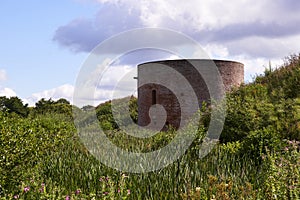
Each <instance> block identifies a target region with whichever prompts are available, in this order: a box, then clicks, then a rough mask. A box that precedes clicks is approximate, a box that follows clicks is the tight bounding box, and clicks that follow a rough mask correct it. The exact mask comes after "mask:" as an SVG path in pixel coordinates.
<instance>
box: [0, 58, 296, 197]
mask: <svg viewBox="0 0 300 200" xmlns="http://www.w3.org/2000/svg"><path fill="white" fill-rule="evenodd" d="M299 91H300V55H292V56H290V57H288V58H287V59H286V62H285V64H284V65H283V66H281V67H279V68H277V69H273V68H272V67H271V66H270V67H269V68H266V70H265V72H264V74H262V75H258V76H257V77H256V78H255V80H254V81H253V82H252V83H249V84H244V85H242V86H240V87H239V88H235V89H234V90H233V91H232V92H231V93H228V94H227V102H226V110H227V116H226V120H225V124H224V129H223V132H222V134H221V136H220V139H219V141H218V144H217V145H215V147H214V149H213V150H212V151H211V152H210V153H209V154H208V155H207V156H205V157H204V158H202V159H200V158H199V147H200V146H201V144H202V142H203V138H204V137H205V134H206V131H207V124H208V122H209V120H210V108H209V107H207V106H203V109H202V110H201V116H202V117H201V120H200V122H199V128H198V131H197V133H195V134H196V140H194V141H193V143H192V144H191V146H190V147H189V149H188V150H187V151H186V152H185V153H184V155H183V156H181V157H180V158H179V159H178V160H176V161H175V162H173V163H172V164H170V165H168V166H167V167H165V168H163V169H159V170H156V171H153V172H148V173H127V172H122V171H118V170H115V169H112V168H109V167H107V166H105V165H104V164H102V163H101V162H100V161H98V160H97V159H96V158H95V157H93V156H92V155H91V154H90V153H89V151H88V150H87V148H86V147H85V146H84V145H83V143H82V141H81V140H80V137H79V136H78V132H77V130H76V128H75V125H74V120H73V112H72V110H76V113H79V114H80V113H88V112H91V109H94V108H92V107H89V106H86V107H83V108H81V109H80V108H77V107H75V106H72V105H71V104H70V103H69V102H68V101H66V100H64V99H60V100H58V101H53V100H51V99H49V100H45V99H41V100H40V101H39V102H38V103H37V104H36V106H35V107H33V108H29V107H28V106H27V105H23V104H22V103H21V104H20V100H19V99H18V98H10V99H9V98H5V97H2V98H1V102H0V105H1V111H0V199H3V200H4V199H65V200H70V199H72V200H73V199H74V200H75V199H134V200H137V199H141V200H144V199H149V200H150V199H153V200H157V199H204V200H206V199H207V200H212V199H224V200H226V199H300V142H299V141H300V92H299ZM110 107H111V102H110V101H109V102H106V103H103V104H100V105H99V106H97V107H96V108H95V109H96V113H97V118H98V120H99V124H100V126H101V127H102V129H103V130H105V132H106V135H107V137H108V138H109V139H110V140H111V141H112V142H113V143H114V144H116V145H117V146H119V147H122V148H123V149H127V150H128V151H134V152H150V151H153V150H157V149H160V148H161V147H163V146H165V145H166V144H168V143H169V142H170V141H171V140H172V139H173V138H174V135H175V134H176V131H175V130H172V129H170V130H169V131H167V132H161V133H159V134H157V135H155V136H153V137H151V138H148V139H144V140H141V139H136V138H133V137H131V136H128V135H126V134H124V133H123V132H122V130H120V129H119V127H118V124H116V123H115V121H114V119H113V116H112V112H111V109H110ZM130 109H131V117H132V119H133V120H134V121H136V120H137V103H136V99H135V98H134V97H132V98H131V101H130ZM89 120H90V119H89V117H87V118H84V119H82V121H83V122H82V123H88V122H89ZM129 164H130V163H129Z"/></svg>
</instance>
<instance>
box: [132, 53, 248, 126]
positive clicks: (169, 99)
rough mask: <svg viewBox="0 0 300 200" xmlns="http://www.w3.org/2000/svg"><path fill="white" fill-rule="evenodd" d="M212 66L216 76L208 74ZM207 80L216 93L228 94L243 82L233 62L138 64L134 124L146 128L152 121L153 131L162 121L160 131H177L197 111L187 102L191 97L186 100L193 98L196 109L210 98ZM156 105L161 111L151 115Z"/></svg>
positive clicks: (239, 68)
mask: <svg viewBox="0 0 300 200" xmlns="http://www.w3.org/2000/svg"><path fill="white" fill-rule="evenodd" d="M213 66H214V67H215V68H217V71H218V74H219V75H220V76H218V75H217V74H213V73H211V72H210V70H211V69H212V68H213ZM199 71H201V74H200V73H199ZM206 72H207V73H206ZM203 76H205V77H203ZM182 77H183V78H182ZM218 77H220V78H221V80H220V81H218V80H217V79H218ZM204 80H206V81H204ZM207 80H210V82H211V83H213V84H215V85H214V87H216V88H219V89H220V94H221V93H222V91H221V90H223V89H224V90H225V91H226V92H228V91H230V89H231V88H232V87H234V86H238V85H240V84H241V83H243V81H244V65H243V64H242V63H239V62H235V61H228V60H205V59H182V60H162V61H153V62H147V63H142V64H140V65H138V124H139V125H140V126H147V125H148V124H150V123H151V120H152V121H153V122H152V123H153V124H154V128H155V124H161V122H160V121H161V120H164V126H163V127H162V128H161V130H166V129H167V127H168V126H172V127H174V128H176V129H177V128H178V127H179V126H180V123H181V122H182V120H183V119H186V118H189V117H191V116H192V115H193V114H194V113H195V112H196V111H197V108H196V107H195V106H192V104H195V102H189V101H191V99H192V98H187V97H190V96H191V95H194V96H195V97H196V100H193V101H198V102H196V103H197V105H198V108H199V105H201V103H202V102H203V101H209V100H210V99H211V95H210V92H209V91H210V90H209V87H208V86H207V85H206V82H207ZM211 83H210V84H211ZM222 86H223V87H222ZM191 88H192V90H191ZM174 89H175V90H176V92H174ZM224 90H223V91H224ZM194 99H195V98H194ZM157 105H160V106H162V107H163V108H164V110H165V112H161V111H156V113H151V109H152V108H153V107H155V106H157ZM149 113H151V117H150V114H149ZM163 115H164V116H163ZM155 120H158V121H157V122H156V121H155ZM152 127H153V126H152Z"/></svg>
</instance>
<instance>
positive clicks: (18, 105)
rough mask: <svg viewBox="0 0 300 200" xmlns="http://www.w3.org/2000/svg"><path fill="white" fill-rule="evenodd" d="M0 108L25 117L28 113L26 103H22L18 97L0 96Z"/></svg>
mask: <svg viewBox="0 0 300 200" xmlns="http://www.w3.org/2000/svg"><path fill="white" fill-rule="evenodd" d="M0 110H2V111H5V112H7V113H15V114H17V115H19V116H22V117H27V116H28V114H29V108H28V104H25V105H23V102H22V100H21V99H19V98H18V97H10V98H7V97H0Z"/></svg>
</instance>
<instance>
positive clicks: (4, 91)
mask: <svg viewBox="0 0 300 200" xmlns="http://www.w3.org/2000/svg"><path fill="white" fill-rule="evenodd" d="M0 96H6V97H15V96H17V94H16V92H15V91H14V90H13V89H10V88H7V87H0Z"/></svg>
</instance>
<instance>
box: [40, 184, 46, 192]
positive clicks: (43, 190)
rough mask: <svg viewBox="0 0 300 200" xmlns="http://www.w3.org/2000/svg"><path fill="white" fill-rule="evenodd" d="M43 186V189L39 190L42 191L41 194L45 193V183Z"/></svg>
mask: <svg viewBox="0 0 300 200" xmlns="http://www.w3.org/2000/svg"><path fill="white" fill-rule="evenodd" d="M41 186H42V187H41V188H40V189H39V191H40V192H41V193H43V192H45V183H42V184H41Z"/></svg>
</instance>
